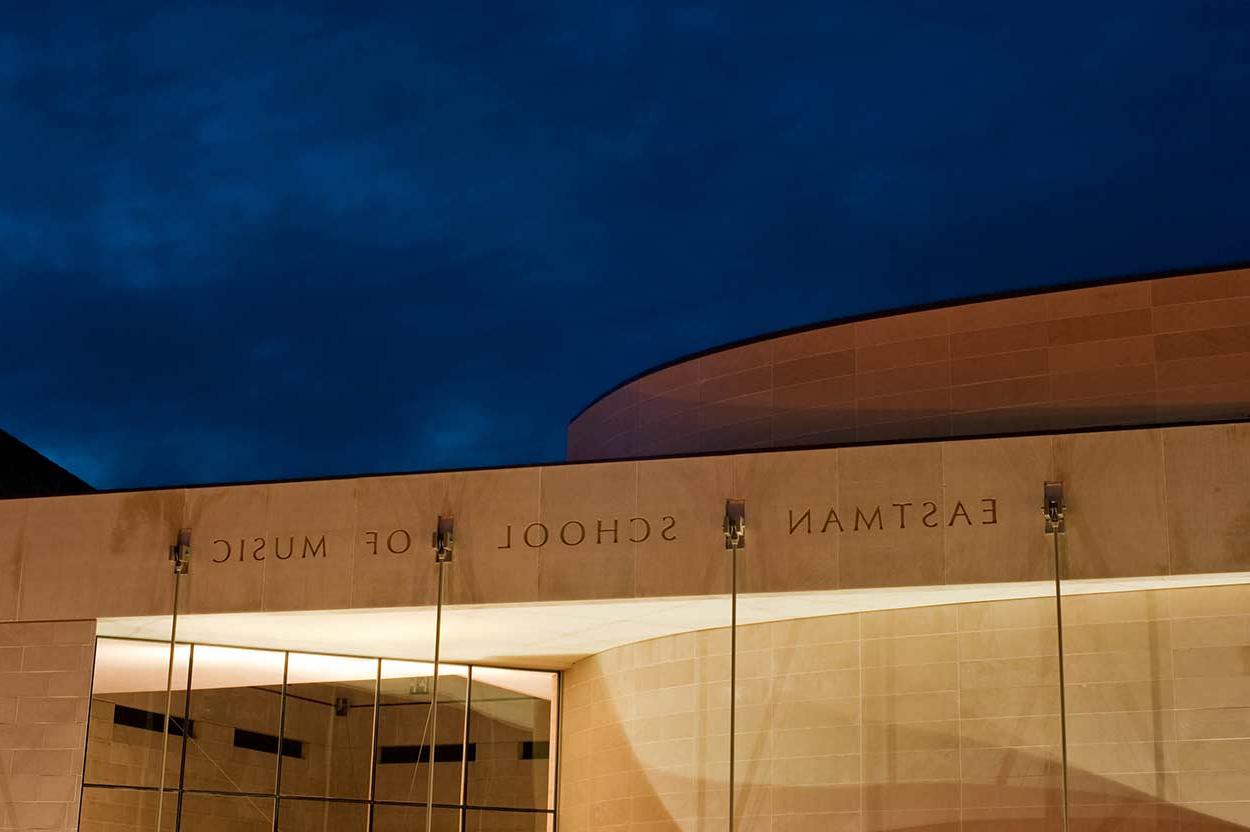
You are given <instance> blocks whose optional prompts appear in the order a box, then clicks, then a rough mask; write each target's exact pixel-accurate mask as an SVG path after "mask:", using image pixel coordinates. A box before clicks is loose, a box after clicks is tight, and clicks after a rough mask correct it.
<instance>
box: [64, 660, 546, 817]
mask: <svg viewBox="0 0 1250 832" xmlns="http://www.w3.org/2000/svg"><path fill="white" fill-rule="evenodd" d="M97 641H98V645H97V650H96V673H95V678H94V687H93V690H92V704H91V724H90V728H89V732H88V737H89V739H88V748H87V763H86V773H87V775H86V781H85V784H84V787H83V792H82V828H83V829H84V830H107V832H131V830H133V832H140V830H144V832H146V830H150V829H154V828H156V821H157V815H158V814H159V815H160V816H161V818H162V821H161V824H160V828H162V829H174V828H176V826H178V825H180V826H178V828H181V829H183V830H188V832H196V830H204V832H208V831H209V830H212V832H220V830H224V829H229V830H231V832H251V830H256V832H261V830H273V829H274V824H275V817H276V824H277V829H278V830H283V831H284V832H304V830H308V831H309V832H312V830H317V832H325V830H327V829H334V830H353V829H357V830H362V832H363V830H367V829H369V828H370V823H372V828H373V829H375V830H378V831H379V832H386V830H388V829H394V830H400V829H403V830H405V832H407V830H410V829H413V828H422V829H423V828H425V824H426V816H427V808H426V801H427V800H428V799H429V796H430V787H431V784H432V785H433V799H434V801H433V802H434V809H433V812H432V823H433V829H434V830H437V831H438V832H461V829H462V822H464V821H465V820H466V819H467V817H468V815H467V814H466V811H467V808H468V807H467V806H466V804H465V795H466V789H467V788H468V786H469V783H470V781H471V782H472V788H473V789H475V790H476V792H477V795H478V799H479V800H480V801H482V802H481V803H479V804H478V808H479V809H481V808H487V807H489V808H491V809H492V810H498V809H500V808H510V807H516V808H517V811H513V812H498V811H496V814H498V815H499V818H498V819H493V818H494V817H495V815H494V814H489V815H487V814H480V813H479V814H478V815H474V817H475V819H476V820H477V821H479V822H480V823H485V824H487V825H486V826H481V827H480V828H483V829H487V828H499V829H513V828H524V829H529V828H531V827H530V826H529V825H528V824H529V823H530V820H531V818H529V817H528V816H529V814H532V813H533V812H534V811H539V812H540V813H541V817H540V818H539V821H536V822H541V824H542V826H543V828H545V825H546V821H545V820H544V819H545V818H547V817H548V816H549V814H548V813H545V812H544V811H543V810H546V809H547V808H549V807H551V806H552V805H553V802H552V801H553V796H554V790H555V766H554V762H553V759H552V748H553V745H554V742H555V736H554V733H553V726H554V725H555V724H556V715H557V711H556V707H557V696H556V694H557V690H558V679H559V677H558V674H555V673H551V672H546V671H523V670H503V669H497V668H481V667H471V666H468V665H462V664H440V665H439V675H438V686H437V692H436V691H435V686H434V684H433V682H434V678H433V677H434V666H433V664H431V663H428V662H416V661H401V660H391V659H385V660H381V659H368V658H357V657H348V656H333V655H320V654H311V653H293V652H282V651H274V650H260V649H251V648H237V647H223V646H213V645H178V646H177V649H176V651H175V660H174V680H173V683H172V685H171V687H172V688H173V689H172V690H171V691H170V693H169V695H168V696H167V694H166V690H165V688H166V684H167V676H168V667H169V653H170V651H169V645H168V644H167V643H161V642H155V641H140V640H129V639H119V638H100V639H98V640H97ZM470 679H472V680H473V681H472V686H473V687H472V699H473V703H472V714H471V715H470V713H469V707H470V705H469V700H470ZM379 680H380V686H379ZM188 682H190V685H189V688H190V689H189V692H188ZM167 699H168V705H167V702H166V700H167ZM167 707H168V709H169V711H170V712H171V713H172V714H173V717H172V718H171V719H169V720H166V719H165V716H164V714H165V710H166V708H167ZM471 723H472V724H475V727H471ZM166 724H168V725H169V726H170V729H169V732H168V740H169V743H168V747H167V748H163V747H162V743H163V741H164V739H165V737H166V732H165V725H166ZM184 737H185V739H186V742H185V745H184V742H183V740H184ZM466 738H467V739H468V742H467V743H466ZM479 749H480V750H479ZM479 755H480V756H479ZM162 757H164V758H165V769H164V783H165V789H166V790H165V792H164V795H163V798H162V794H161V792H160V784H161V765H160V761H161V758H162ZM179 807H181V814H179ZM513 815H517V816H523V817H522V820H520V821H518V820H517V819H516V818H515V817H513ZM371 817H372V821H371V820H370V819H371ZM516 823H522V826H520V827H516V826H515V824H516ZM492 824H493V825H492ZM535 828H537V827H535Z"/></svg>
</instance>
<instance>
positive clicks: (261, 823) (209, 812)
mask: <svg viewBox="0 0 1250 832" xmlns="http://www.w3.org/2000/svg"><path fill="white" fill-rule="evenodd" d="M174 828H175V827H173V826H166V825H163V824H162V826H161V829H162V830H165V829H169V830H172V829H174ZM177 828H179V829H181V830H182V832H222V830H226V829H228V830H230V832H271V830H272V829H273V798H272V797H241V796H235V795H220V794H197V793H195V792H185V793H184V794H183V795H182V814H181V815H180V825H179V826H178V827H177Z"/></svg>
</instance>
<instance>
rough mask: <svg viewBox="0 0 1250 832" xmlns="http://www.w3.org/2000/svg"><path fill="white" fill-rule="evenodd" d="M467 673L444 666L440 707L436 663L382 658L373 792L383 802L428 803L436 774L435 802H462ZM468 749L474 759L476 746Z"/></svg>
mask: <svg viewBox="0 0 1250 832" xmlns="http://www.w3.org/2000/svg"><path fill="white" fill-rule="evenodd" d="M468 675H469V669H468V668H467V667H464V666H462V665H448V664H440V665H439V673H438V677H439V681H438V705H437V707H435V708H433V709H431V707H430V703H431V702H432V697H433V694H434V685H433V681H434V665H433V664H428V663H424V662H403V661H391V660H384V661H383V662H382V688H381V691H380V694H379V708H378V750H377V772H376V774H375V778H376V781H377V784H376V787H375V792H374V795H375V797H376V798H377V799H378V800H395V801H402V802H405V803H424V802H425V801H426V799H427V797H428V795H429V788H430V777H431V774H432V776H433V778H434V784H433V785H434V802H435V803H436V804H438V803H442V804H453V805H458V804H459V803H460V792H461V785H462V782H461V781H462V777H463V772H462V765H463V758H464V750H465V746H464V714H465V695H466V691H467V685H468ZM435 719H437V724H435V722H434V720H435ZM469 749H470V750H469V758H470V760H471V759H472V758H473V751H472V746H471V745H470V747H469ZM431 760H433V764H432V766H431ZM431 768H432V771H431Z"/></svg>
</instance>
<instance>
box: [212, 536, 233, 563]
mask: <svg viewBox="0 0 1250 832" xmlns="http://www.w3.org/2000/svg"><path fill="white" fill-rule="evenodd" d="M218 543H220V544H221V545H222V546H224V547H225V549H226V551H225V553H224V554H223V555H222V556H221V557H219V558H213V563H225V562H226V561H228V560H230V554H231V550H230V541H228V540H223V539H222V538H220V537H219V538H217V539H216V540H214V541H213V544H214V545H216V544H218Z"/></svg>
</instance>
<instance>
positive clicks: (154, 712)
mask: <svg viewBox="0 0 1250 832" xmlns="http://www.w3.org/2000/svg"><path fill="white" fill-rule="evenodd" d="M169 654H170V650H169V645H168V644H165V643H162V642H154V641H153V642H148V641H128V640H125V639H107V638H102V639H99V640H98V641H97V644H96V656H95V675H94V677H93V679H92V693H91V716H90V726H89V730H88V743H87V762H86V769H85V772H84V778H85V782H87V783H100V784H106V785H120V786H147V787H151V788H160V786H161V780H162V778H161V760H162V758H163V759H164V760H165V777H164V785H165V788H166V789H169V788H177V786H178V771H179V768H180V765H181V759H182V736H183V733H184V731H183V724H184V719H183V716H184V713H185V707H186V688H187V670H188V666H189V659H190V655H191V648H190V646H189V645H185V644H180V645H178V647H177V649H176V650H175V652H174V668H173V675H172V682H171V683H170V684H171V688H172V690H171V691H170V692H169V696H168V697H167V696H166V690H165V685H166V683H167V682H169ZM167 707H168V709H169V713H170V714H171V715H172V719H170V720H169V721H168V723H167V722H166V718H165V713H166V708H167ZM166 724H168V725H169V732H168V734H169V735H168V743H167V744H166V743H165V742H164V740H165V733H166V730H165V726H166ZM187 733H190V734H191V735H192V736H194V734H195V725H194V723H192V724H190V725H189V726H188V728H187Z"/></svg>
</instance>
